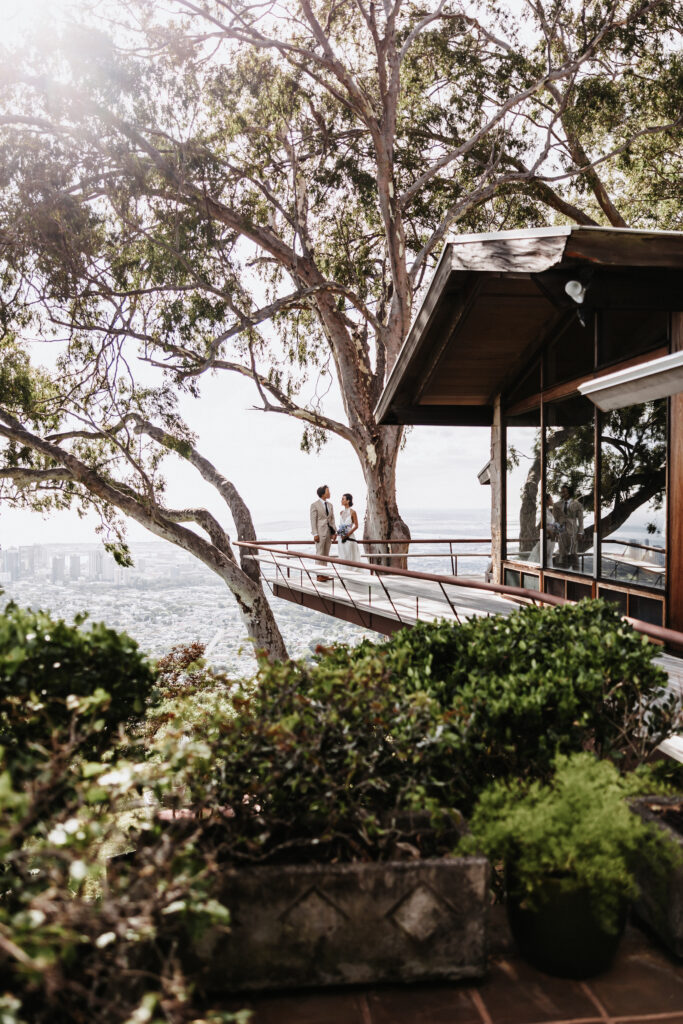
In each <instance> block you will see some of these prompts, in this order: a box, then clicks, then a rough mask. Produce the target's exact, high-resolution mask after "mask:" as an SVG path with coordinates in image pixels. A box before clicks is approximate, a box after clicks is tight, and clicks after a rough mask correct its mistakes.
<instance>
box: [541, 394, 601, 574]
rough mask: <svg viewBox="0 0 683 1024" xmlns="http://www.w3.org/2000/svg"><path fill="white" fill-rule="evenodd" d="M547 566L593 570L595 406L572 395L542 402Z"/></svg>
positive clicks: (588, 571) (589, 571)
mask: <svg viewBox="0 0 683 1024" xmlns="http://www.w3.org/2000/svg"><path fill="white" fill-rule="evenodd" d="M545 410H546V412H545V415H546V440H545V444H546V500H545V503H544V506H545V517H546V535H547V536H546V559H547V563H546V564H547V567H548V568H555V569H570V570H573V571H574V572H579V573H586V574H589V575H590V574H592V572H593V522H592V520H593V515H592V513H593V508H594V475H595V456H594V444H595V441H594V407H593V404H592V403H591V402H589V400H588V399H587V398H583V397H582V396H578V395H577V396H576V397H574V398H568V399H565V400H564V401H561V402H551V403H549V404H548V405H547V406H546V407H545Z"/></svg>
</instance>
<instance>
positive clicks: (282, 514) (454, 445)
mask: <svg viewBox="0 0 683 1024" xmlns="http://www.w3.org/2000/svg"><path fill="white" fill-rule="evenodd" d="M0 2H1V0H0ZM257 400H258V396H257V395H256V392H255V389H254V388H253V385H252V384H251V383H250V382H249V381H247V380H243V379H242V378H239V377H236V376H232V375H228V374H224V375H223V376H222V377H218V378H212V379H209V380H207V381H205V382H204V384H203V393H202V398H201V399H199V400H193V399H183V402H182V410H183V413H184V415H185V416H186V418H187V421H188V423H189V424H190V426H191V427H192V429H193V430H194V431H195V432H196V433H197V434H198V435H199V441H198V448H199V450H200V451H201V452H202V453H203V454H205V455H206V456H207V457H208V458H209V459H211V461H212V462H214V464H215V465H216V466H217V467H218V468H219V469H220V470H221V472H222V473H223V474H224V475H225V476H227V477H228V479H230V480H232V481H233V483H234V484H235V486H236V487H237V489H238V490H239V491H240V493H241V494H242V497H243V498H244V500H245V501H246V502H247V504H248V505H249V507H250V509H251V511H252V515H253V516H254V520H255V523H256V527H257V530H259V527H261V529H260V533H261V536H263V532H262V525H265V524H266V523H270V522H273V521H276V520H278V519H289V520H295V519H297V518H299V519H300V520H301V525H302V531H303V532H302V537H304V538H305V537H307V536H308V533H309V528H308V508H309V505H310V503H311V501H313V500H314V499H315V490H316V487H317V486H318V485H319V484H320V483H328V484H329V486H330V490H331V492H332V498H333V501H334V503H335V508H336V509H338V508H339V507H340V502H339V498H340V496H341V494H342V493H343V492H344V491H350V492H351V493H352V494H353V496H354V504H355V506H356V508H357V510H358V512H359V516H360V517H361V519H362V515H363V513H364V511H365V488H364V483H363V477H362V474H361V472H360V467H359V464H358V461H357V459H356V457H355V455H354V453H353V451H352V449H351V446H350V445H349V444H347V443H346V442H345V441H342V440H340V439H338V438H336V437H332V438H331V439H330V441H329V443H328V444H327V445H326V446H325V447H324V448H323V450H322V452H321V454H320V455H307V454H305V453H304V452H302V451H301V450H300V447H299V442H300V439H301V426H300V425H299V424H298V423H296V422H295V421H293V420H291V419H290V418H289V417H287V416H281V415H277V414H275V413H263V412H258V411H252V410H251V406H253V405H254V404H256V403H257ZM336 406H337V403H336V402H334V400H332V401H331V402H330V403H329V404H328V405H326V411H327V412H328V413H330V414H331V415H333V416H335V415H340V410H339V409H338V408H336ZM489 446H490V431H489V429H488V427H480V428H470V427H451V428H447V427H413V428H412V430H411V432H410V434H409V436H408V440H407V444H406V447H405V450H404V451H403V452H402V453H401V455H400V456H399V464H398V466H399V468H398V498H399V505H400V507H402V508H404V509H406V510H416V509H425V510H438V511H440V512H443V513H444V517H445V518H446V517H447V515H448V513H450V512H453V513H454V525H455V524H456V522H457V515H456V513H457V511H458V510H460V509H468V508H482V509H486V508H488V504H489V500H490V498H489V495H490V491H489V488H488V487H482V486H481V484H480V483H479V482H478V480H477V473H478V472H479V470H480V469H481V468H482V466H483V465H484V464H485V463H486V462H487V461H488V458H489ZM166 477H167V479H168V482H169V489H168V503H169V505H175V506H176V507H185V506H187V505H191V504H192V505H195V504H202V505H204V506H206V507H208V508H210V509H211V510H212V511H213V512H214V513H215V514H216V515H217V516H218V517H219V518H220V519H221V521H222V522H224V523H225V521H226V516H225V506H223V504H222V502H221V501H220V499H217V498H216V496H215V494H214V492H213V491H212V489H211V488H210V487H208V486H207V485H206V484H204V482H203V481H202V480H201V479H200V478H199V476H198V475H197V473H196V472H195V471H194V470H193V469H192V468H191V467H189V466H187V465H186V464H184V463H183V462H182V461H181V460H180V459H177V458H176V457H175V456H171V457H170V458H169V460H168V462H167V464H166ZM407 519H408V525H410V522H409V516H407ZM96 523H97V520H96V519H95V518H94V517H93V518H92V520H90V521H87V520H80V519H78V517H77V516H76V514H75V513H59V514H54V515H52V516H50V517H49V518H47V519H44V518H43V517H42V516H40V515H37V514H35V513H31V512H20V511H18V510H14V509H8V508H6V507H4V506H0V544H1V545H2V547H9V546H11V545H13V544H30V543H50V542H52V543H55V542H58V541H74V542H76V541H77V542H79V543H88V542H90V541H93V540H96V539H97V538H96V536H95V533H94V527H95V525H96ZM488 531H489V521H488V518H487V517H484V520H483V522H482V531H481V534H482V536H488ZM129 537H130V539H131V540H153V539H155V538H154V537H153V536H152V535H151V534H149V533H148V532H147V531H146V530H144V529H143V528H142V527H139V526H138V525H137V524H136V523H131V524H130V529H129Z"/></svg>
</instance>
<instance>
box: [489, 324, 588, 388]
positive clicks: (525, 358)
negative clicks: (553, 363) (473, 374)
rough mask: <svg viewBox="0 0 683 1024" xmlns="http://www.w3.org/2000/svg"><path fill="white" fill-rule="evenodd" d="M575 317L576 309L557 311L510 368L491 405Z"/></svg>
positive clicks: (519, 377)
mask: <svg viewBox="0 0 683 1024" xmlns="http://www.w3.org/2000/svg"><path fill="white" fill-rule="evenodd" d="M575 316H576V313H575V310H574V309H560V310H557V311H556V313H555V315H554V316H553V317H552V318H551V319H550V321H549V322H548V323H547V324H545V326H544V327H543V328H542V329H541V330H540V331H538V333H537V334H536V337H535V338H533V339H532V341H530V342H529V344H528V345H527V346H526V348H525V349H524V350H523V352H521V354H520V356H519V359H517V360H515V363H514V365H513V366H512V367H511V368H510V370H509V372H508V373H506V374H505V377H504V378H503V379H502V380H501V382H500V385H499V386H498V387H497V388H496V391H495V393H494V394H492V395H490V396H489V404H490V405H493V403H494V400H495V398H496V396H497V395H499V394H500V395H505V393H506V392H507V391H509V390H510V389H511V388H512V386H513V385H514V384H516V383H517V381H518V380H520V379H521V378H522V376H523V374H524V372H525V370H527V369H530V368H531V363H532V362H533V359H534V357H535V356H537V355H539V354H540V353H541V351H542V350H543V346H544V345H545V344H546V342H549V341H551V340H552V338H553V336H554V335H555V334H557V332H558V331H560V330H561V329H562V328H563V327H566V326H567V325H568V324H569V323H570V322H571V321H572V320H573V319H574V317H575Z"/></svg>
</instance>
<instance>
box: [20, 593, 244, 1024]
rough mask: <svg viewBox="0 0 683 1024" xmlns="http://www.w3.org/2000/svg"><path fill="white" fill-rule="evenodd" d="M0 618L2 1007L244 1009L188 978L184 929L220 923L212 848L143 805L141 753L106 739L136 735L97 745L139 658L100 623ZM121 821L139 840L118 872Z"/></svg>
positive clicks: (116, 1016)
mask: <svg viewBox="0 0 683 1024" xmlns="http://www.w3.org/2000/svg"><path fill="white" fill-rule="evenodd" d="M0 624H1V629H2V633H1V634H0V636H1V638H2V639H1V642H0V665H1V666H2V667H1V669H0V678H1V679H2V716H3V741H4V744H5V750H4V758H5V763H6V765H7V770H5V771H3V773H2V774H0V860H1V861H2V879H3V881H2V900H0V936H1V937H2V942H1V948H0V970H1V971H2V975H3V984H4V986H6V991H7V992H8V993H11V996H10V995H9V994H7V995H5V996H4V997H2V998H0V1019H1V1020H3V1021H7V1024H28V1022H30V1024H124V1022H130V1021H134V1020H136V1021H137V1020H140V1021H143V1020H145V1021H147V1020H149V1021H155V1022H157V1024H165V1022H168V1024H190V1022H191V1021H196V1020H198V1019H203V1020H206V1021H207V1022H208V1021H211V1022H212V1024H221V1022H227V1021H231V1020H235V1021H238V1020H243V1017H242V1018H240V1016H239V1015H231V1014H224V1013H221V1012H220V1011H218V1010H215V1011H210V1010H208V1008H207V1007H206V1006H205V1005H203V1004H202V1000H201V998H200V997H199V996H198V995H197V994H196V993H195V992H194V988H193V980H194V978H193V974H192V971H193V970H195V969H196V964H193V963H192V962H191V960H190V957H189V952H190V951H191V949H192V945H193V942H194V941H195V940H197V939H198V938H199V937H200V936H201V935H202V933H203V932H204V931H205V930H206V929H207V928H212V929H219V930H221V929H225V928H227V927H228V926H229V915H228V912H227V910H226V908H225V907H224V906H222V905H221V904H220V902H219V901H218V900H216V899H215V897H214V895H213V893H214V891H215V888H216V886H215V873H216V863H215V859H214V858H213V855H212V852H211V851H210V850H203V849H201V848H200V847H199V846H198V844H197V841H196V840H197V834H198V832H199V827H198V826H196V827H194V828H193V827H190V828H189V829H187V830H186V831H185V833H184V834H183V835H182V836H172V835H171V834H169V832H168V830H167V829H166V828H165V827H164V824H163V822H161V821H160V820H158V819H156V818H155V819H154V820H151V819H150V810H151V809H150V807H149V804H148V803H147V802H146V801H145V800H143V799H141V795H142V794H141V786H142V783H143V781H144V777H145V771H146V767H145V765H144V764H143V763H141V762H136V761H132V760H130V759H123V758H122V757H121V753H120V751H121V748H122V747H124V748H125V749H126V751H128V753H129V756H130V754H131V753H135V747H134V746H133V745H132V744H130V743H123V744H122V743H121V742H120V743H119V748H118V750H117V749H116V748H115V747H113V746H111V745H108V742H109V744H111V743H112V742H113V741H114V740H116V739H119V740H121V739H122V737H120V736H118V734H117V733H116V727H117V726H118V725H119V723H121V722H122V721H124V720H125V719H127V718H128V717H129V716H130V715H131V714H138V712H139V710H140V708H141V706H142V701H143V699H144V698H145V696H146V695H147V694H148V692H149V688H150V685H151V683H152V682H153V680H154V677H153V673H152V670H151V668H150V666H149V665H148V664H147V663H146V662H145V660H144V659H143V658H142V657H141V655H140V654H139V653H138V651H137V649H136V646H135V645H134V644H133V642H132V641H131V640H130V639H129V638H128V637H126V636H125V635H117V634H116V633H114V632H112V631H110V630H105V629H104V627H101V626H99V627H98V626H95V627H92V628H91V629H90V631H88V632H84V631H82V630H79V629H74V628H72V627H68V626H66V625H65V624H64V623H63V622H53V621H52V620H51V619H49V617H48V616H46V615H44V614H43V613H33V612H22V611H21V610H20V609H18V608H16V606H14V605H11V606H9V608H8V609H7V610H6V613H5V616H4V617H3V619H2V620H1V623H0ZM185 668H189V665H186V666H185ZM105 686H106V687H107V689H105V688H104V687H105ZM117 758H118V759H117ZM133 827H134V828H135V830H136V833H138V834H140V830H142V835H143V836H144V840H140V841H139V843H138V849H137V851H136V854H135V869H134V871H130V870H129V869H128V867H127V864H126V858H127V856H128V854H127V851H129V850H130V846H131V844H130V839H129V835H128V834H129V832H130V830H131V828H133ZM112 858H113V859H112ZM107 862H108V866H107V867H106V868H105V865H106V864H107ZM122 979H123V980H122Z"/></svg>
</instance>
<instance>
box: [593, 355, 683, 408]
mask: <svg viewBox="0 0 683 1024" xmlns="http://www.w3.org/2000/svg"><path fill="white" fill-rule="evenodd" d="M579 391H580V392H581V394H582V395H585V396H586V398H590V400H591V402H593V403H594V404H595V405H597V407H598V409H601V410H602V411H603V412H609V411H610V409H622V408H623V407H624V406H626V405H638V404H640V403H641V402H651V401H652V400H653V399H655V398H668V396H669V395H676V394H678V393H679V392H680V391H683V352H672V353H671V354H670V355H668V356H661V357H660V358H659V359H650V360H648V362H646V363H639V364H638V365H637V366H629V367H628V369H626V370H618V371H617V372H616V373H608V374H605V375H604V376H603V377H596V379H595V380H591V381H586V383H585V384H580V385H579Z"/></svg>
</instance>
